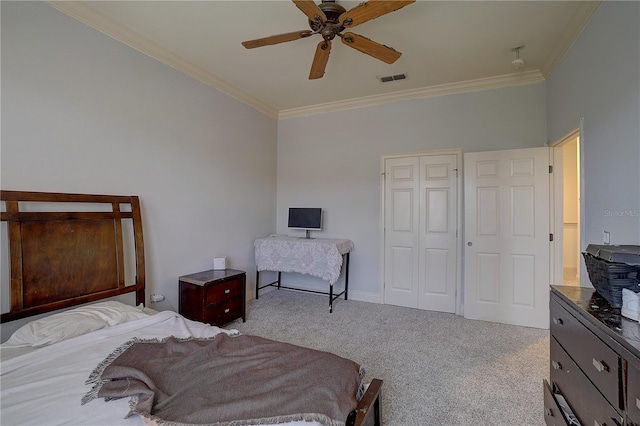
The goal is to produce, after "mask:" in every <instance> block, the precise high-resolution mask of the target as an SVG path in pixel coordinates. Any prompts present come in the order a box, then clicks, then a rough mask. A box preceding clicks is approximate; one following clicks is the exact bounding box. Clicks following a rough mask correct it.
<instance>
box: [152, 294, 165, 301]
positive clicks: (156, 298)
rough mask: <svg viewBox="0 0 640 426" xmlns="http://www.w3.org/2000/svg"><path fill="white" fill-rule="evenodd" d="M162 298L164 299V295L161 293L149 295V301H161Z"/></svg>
mask: <svg viewBox="0 0 640 426" xmlns="http://www.w3.org/2000/svg"><path fill="white" fill-rule="evenodd" d="M163 300H164V296H163V295H162V294H152V295H151V303H157V302H162V301H163Z"/></svg>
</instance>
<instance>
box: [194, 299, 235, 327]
mask: <svg viewBox="0 0 640 426" xmlns="http://www.w3.org/2000/svg"><path fill="white" fill-rule="evenodd" d="M243 309H244V299H242V298H235V299H231V300H227V301H224V302H221V303H216V304H211V305H208V306H207V308H206V311H205V315H204V316H205V320H204V322H206V323H209V324H211V325H224V324H226V323H228V322H230V321H231V320H234V319H236V318H239V317H241V316H242V315H243Z"/></svg>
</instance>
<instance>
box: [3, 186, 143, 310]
mask: <svg viewBox="0 0 640 426" xmlns="http://www.w3.org/2000/svg"><path fill="white" fill-rule="evenodd" d="M0 198H1V200H2V202H3V204H4V211H2V212H1V213H0V219H1V220H2V221H3V222H7V238H8V252H9V288H10V290H9V291H10V310H9V312H7V313H3V314H2V317H1V322H3V323H4V322H7V321H12V320H15V319H19V318H24V317H28V316H32V315H36V314H41V313H45V312H50V311H54V310H57V309H62V308H68V307H70V306H75V305H80V304H83V303H87V302H92V301H96V300H100V299H105V298H109V297H114V296H118V295H121V294H125V293H130V292H135V293H136V304H140V303H144V301H145V268H144V243H143V239H142V217H141V215H140V202H139V200H138V197H137V196H116V195H87V194H63V193H46V192H23V191H1V192H0ZM130 222H132V225H133V226H132V227H131V226H129V225H130ZM123 223H124V225H123ZM131 228H132V229H133V236H132V239H133V245H134V247H133V248H132V249H131V250H133V251H134V253H132V255H133V257H134V258H135V261H133V260H132V261H131V262H130V263H131V264H132V265H133V264H135V266H134V267H135V271H128V272H129V274H130V275H131V273H132V272H133V274H135V275H134V277H135V278H134V280H135V282H133V283H125V256H124V253H125V251H127V246H126V244H125V242H126V241H125V239H124V238H123V234H127V232H128V231H127V230H129V229H131ZM123 229H125V231H124V232H123ZM128 233H129V234H130V232H128Z"/></svg>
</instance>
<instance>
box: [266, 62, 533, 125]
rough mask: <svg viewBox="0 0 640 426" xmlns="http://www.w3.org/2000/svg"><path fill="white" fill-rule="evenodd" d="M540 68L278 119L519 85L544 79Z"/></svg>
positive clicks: (287, 114) (342, 103) (333, 104)
mask: <svg viewBox="0 0 640 426" xmlns="http://www.w3.org/2000/svg"><path fill="white" fill-rule="evenodd" d="M544 80H545V79H544V76H543V75H542V73H541V72H540V70H533V71H526V72H519V73H514V74H506V75H501V76H496V77H488V78H481V79H476V80H466V81H461V82H457V83H447V84H441V85H438V86H429V87H423V88H420V89H412V90H404V91H400V92H393V93H386V94H382V95H373V96H365V97H362V98H356V99H347V100H344V101H337V102H328V103H324V104H319V105H311V106H307V107H301V108H292V109H286V110H281V111H280V114H279V115H278V119H281V120H282V119H287V118H293V117H301V116H305V115H314V114H323V113H327V112H333V111H343V110H348V109H356V108H364V107H370V106H374V105H380V104H385V103H390V102H399V101H406V100H409V99H420V98H431V97H434V96H445V95H453V94H458V93H468V92H477V91H481V90H490V89H498V88H501V87H508V86H521V85H525V84H532V83H539V82H541V81H544Z"/></svg>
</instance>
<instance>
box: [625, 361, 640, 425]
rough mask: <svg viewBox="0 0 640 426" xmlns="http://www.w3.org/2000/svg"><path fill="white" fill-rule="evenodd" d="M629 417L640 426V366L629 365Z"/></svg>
mask: <svg viewBox="0 0 640 426" xmlns="http://www.w3.org/2000/svg"><path fill="white" fill-rule="evenodd" d="M627 416H628V419H629V421H630V422H632V423H631V424H634V425H637V426H640V366H636V365H631V364H630V363H629V364H627Z"/></svg>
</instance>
